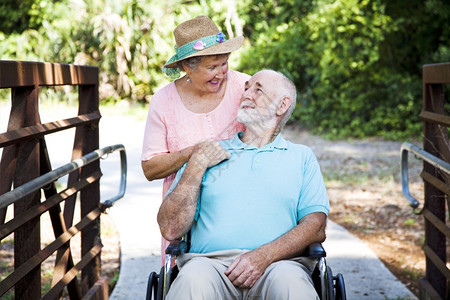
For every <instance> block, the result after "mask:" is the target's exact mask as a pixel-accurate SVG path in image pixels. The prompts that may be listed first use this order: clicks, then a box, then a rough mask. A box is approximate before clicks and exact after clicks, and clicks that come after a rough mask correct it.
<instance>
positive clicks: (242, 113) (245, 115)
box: [237, 107, 276, 129]
mask: <svg viewBox="0 0 450 300" xmlns="http://www.w3.org/2000/svg"><path fill="white" fill-rule="evenodd" d="M275 109H276V108H275V107H274V108H273V109H269V110H268V111H266V114H262V113H261V112H259V111H257V110H256V109H250V108H247V109H241V108H240V109H239V110H238V113H237V120H238V121H239V122H241V123H242V124H244V125H245V126H246V127H253V128H255V127H258V128H261V129H268V128H271V127H272V126H273V124H272V123H274V122H272V120H273V121H275V118H274V115H275V111H274V110H275Z"/></svg>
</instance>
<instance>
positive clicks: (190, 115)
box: [141, 70, 250, 195]
mask: <svg viewBox="0 0 450 300" xmlns="http://www.w3.org/2000/svg"><path fill="white" fill-rule="evenodd" d="M249 78H250V76H249V75H247V74H244V73H240V72H237V71H233V70H229V71H228V73H227V80H228V82H227V87H226V91H225V95H224V97H223V99H222V101H221V102H220V104H219V105H218V106H217V107H216V108H215V109H214V110H212V111H211V112H209V113H194V112H192V111H190V110H188V109H187V108H186V107H185V106H184V104H183V102H182V101H181V98H180V95H179V94H178V92H177V89H176V87H175V83H174V82H172V83H170V84H168V85H167V86H165V87H163V88H162V89H160V90H159V91H158V92H156V93H155V95H154V96H153V97H152V98H151V101H150V108H149V112H148V117H147V123H146V125H145V132H144V143H143V147H142V156H141V159H142V160H143V161H146V160H149V159H151V158H152V157H154V156H156V155H158V154H163V153H169V152H175V151H179V150H181V149H184V148H186V147H189V146H193V145H195V144H197V143H199V142H201V141H204V140H206V139H214V140H217V141H218V140H225V139H230V138H232V137H233V135H234V134H235V133H236V132H238V131H243V130H244V125H242V124H241V123H239V122H238V121H237V120H236V115H237V110H238V108H239V104H240V99H241V95H242V93H243V92H244V84H245V82H246V81H248V80H249ZM175 174H176V173H174V174H172V175H169V176H168V177H166V178H165V179H164V183H163V195H165V194H166V193H167V191H168V190H169V188H170V185H171V184H172V182H173V179H174V178H175Z"/></svg>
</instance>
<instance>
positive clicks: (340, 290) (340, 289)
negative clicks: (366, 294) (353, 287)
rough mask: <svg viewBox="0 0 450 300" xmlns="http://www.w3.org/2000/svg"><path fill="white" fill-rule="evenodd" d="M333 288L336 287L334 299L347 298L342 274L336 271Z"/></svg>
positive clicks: (343, 299) (345, 299) (344, 299)
mask: <svg viewBox="0 0 450 300" xmlns="http://www.w3.org/2000/svg"><path fill="white" fill-rule="evenodd" d="M333 279H334V281H335V284H334V286H335V288H336V300H347V295H346V293H345V283H344V276H342V274H341V273H338V274H337V275H336V276H334V278H333Z"/></svg>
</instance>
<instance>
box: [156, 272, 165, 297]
mask: <svg viewBox="0 0 450 300" xmlns="http://www.w3.org/2000/svg"><path fill="white" fill-rule="evenodd" d="M158 277H159V280H158V288H157V290H156V298H155V300H161V299H162V297H163V291H164V267H162V268H161V272H160V273H159V276H158Z"/></svg>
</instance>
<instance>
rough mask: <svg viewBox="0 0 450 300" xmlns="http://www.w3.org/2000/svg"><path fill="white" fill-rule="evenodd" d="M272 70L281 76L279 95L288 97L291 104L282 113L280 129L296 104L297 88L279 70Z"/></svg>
mask: <svg viewBox="0 0 450 300" xmlns="http://www.w3.org/2000/svg"><path fill="white" fill-rule="evenodd" d="M274 72H276V73H277V74H278V75H279V76H280V78H281V87H280V91H279V94H280V96H283V97H285V96H287V97H289V99H291V106H289V108H288V110H287V111H286V112H285V113H284V116H283V118H282V119H281V122H280V129H282V128H283V127H284V125H286V123H287V121H289V118H290V117H291V115H292V112H293V111H294V108H295V105H296V104H297V89H296V87H295V84H294V83H293V82H292V81H291V80H290V79H289V78H287V77H286V75H284V74H283V73H281V72H277V71H274Z"/></svg>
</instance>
